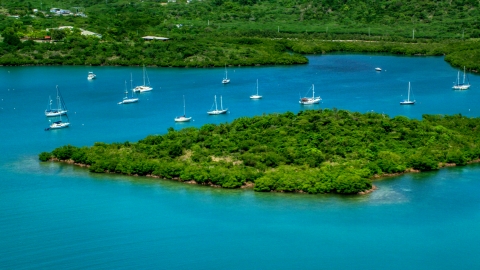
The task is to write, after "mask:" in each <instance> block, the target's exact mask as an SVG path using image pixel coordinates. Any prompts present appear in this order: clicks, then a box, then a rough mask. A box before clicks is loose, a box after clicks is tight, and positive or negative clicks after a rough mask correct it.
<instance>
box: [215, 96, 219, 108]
mask: <svg viewBox="0 0 480 270" xmlns="http://www.w3.org/2000/svg"><path fill="white" fill-rule="evenodd" d="M215 111H218V109H217V95H215Z"/></svg>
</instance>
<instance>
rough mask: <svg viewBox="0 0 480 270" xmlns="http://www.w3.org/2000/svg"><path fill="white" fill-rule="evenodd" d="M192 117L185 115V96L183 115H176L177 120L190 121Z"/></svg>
mask: <svg viewBox="0 0 480 270" xmlns="http://www.w3.org/2000/svg"><path fill="white" fill-rule="evenodd" d="M190 119H192V117H186V116H185V96H183V115H182V116H178V117H175V122H188V121H190Z"/></svg>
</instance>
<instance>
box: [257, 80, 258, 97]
mask: <svg viewBox="0 0 480 270" xmlns="http://www.w3.org/2000/svg"><path fill="white" fill-rule="evenodd" d="M257 96H258V79H257Z"/></svg>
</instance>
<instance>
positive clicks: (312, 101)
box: [298, 84, 322, 105]
mask: <svg viewBox="0 0 480 270" xmlns="http://www.w3.org/2000/svg"><path fill="white" fill-rule="evenodd" d="M312 92H313V94H312V97H303V98H300V100H299V101H298V102H299V103H300V104H302V105H311V104H318V103H320V100H322V99H321V98H320V97H315V86H314V85H313V84H312Z"/></svg>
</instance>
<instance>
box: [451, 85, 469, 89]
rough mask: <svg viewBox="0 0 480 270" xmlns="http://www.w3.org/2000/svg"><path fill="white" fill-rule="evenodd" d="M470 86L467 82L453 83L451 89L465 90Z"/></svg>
mask: <svg viewBox="0 0 480 270" xmlns="http://www.w3.org/2000/svg"><path fill="white" fill-rule="evenodd" d="M469 88H470V85H469V84H464V85H454V86H453V87H452V89H453V90H467V89H469Z"/></svg>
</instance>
